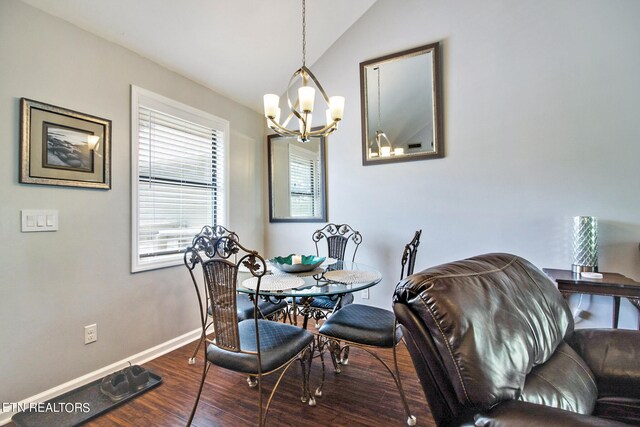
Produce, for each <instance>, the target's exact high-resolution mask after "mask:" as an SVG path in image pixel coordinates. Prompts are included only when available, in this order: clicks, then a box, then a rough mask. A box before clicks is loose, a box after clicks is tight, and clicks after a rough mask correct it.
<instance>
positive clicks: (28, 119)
mask: <svg viewBox="0 0 640 427" xmlns="http://www.w3.org/2000/svg"><path fill="white" fill-rule="evenodd" d="M20 106H21V115H20V120H21V125H20V164H21V166H20V178H19V181H20V182H21V183H23V184H44V185H61V186H67V187H85V188H98V189H104V190H109V189H111V120H108V119H103V118H100V117H95V116H91V115H89V114H84V113H80V112H77V111H73V110H68V109H66V108H62V107H57V106H55V105H50V104H45V103H42V102H38V101H34V100H31V99H27V98H22V99H21V101H20Z"/></svg>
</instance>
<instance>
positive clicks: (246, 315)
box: [207, 294, 287, 322]
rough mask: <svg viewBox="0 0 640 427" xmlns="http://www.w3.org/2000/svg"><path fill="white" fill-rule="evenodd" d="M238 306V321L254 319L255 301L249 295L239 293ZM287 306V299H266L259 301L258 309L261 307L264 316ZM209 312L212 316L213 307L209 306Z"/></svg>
mask: <svg viewBox="0 0 640 427" xmlns="http://www.w3.org/2000/svg"><path fill="white" fill-rule="evenodd" d="M236 308H237V312H238V322H241V321H243V320H247V319H253V302H251V300H250V299H249V295H246V294H239V295H238V296H237V297H236ZM285 308H287V302H286V301H285V300H280V301H278V302H277V303H273V302H271V301H264V300H260V301H258V309H260V313H262V317H267V316H269V315H271V314H273V313H275V312H276V311H278V310H283V309H285ZM207 313H209V316H211V314H212V313H211V307H209V309H208V310H207Z"/></svg>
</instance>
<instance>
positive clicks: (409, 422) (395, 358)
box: [393, 345, 416, 426]
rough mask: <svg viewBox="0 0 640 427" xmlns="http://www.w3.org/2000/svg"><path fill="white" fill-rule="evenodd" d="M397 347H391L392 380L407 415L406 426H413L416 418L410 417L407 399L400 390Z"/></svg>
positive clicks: (401, 389)
mask: <svg viewBox="0 0 640 427" xmlns="http://www.w3.org/2000/svg"><path fill="white" fill-rule="evenodd" d="M396 347H398V346H397V345H394V346H393V365H394V367H395V370H396V375H395V378H394V380H395V381H396V385H397V386H398V391H399V392H400V399H402V405H403V406H404V412H405V414H406V415H407V425H409V426H415V425H416V417H415V416H414V415H411V411H410V410H409V404H408V403H407V398H406V396H405V395H404V389H403V388H402V380H400V369H398V355H397V351H396Z"/></svg>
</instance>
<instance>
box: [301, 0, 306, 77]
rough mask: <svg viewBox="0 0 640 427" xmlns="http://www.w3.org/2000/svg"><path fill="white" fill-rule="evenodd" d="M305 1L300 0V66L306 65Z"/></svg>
mask: <svg viewBox="0 0 640 427" xmlns="http://www.w3.org/2000/svg"><path fill="white" fill-rule="evenodd" d="M306 12H307V11H306V0H302V66H305V65H306V58H307V18H306V15H307V13H306Z"/></svg>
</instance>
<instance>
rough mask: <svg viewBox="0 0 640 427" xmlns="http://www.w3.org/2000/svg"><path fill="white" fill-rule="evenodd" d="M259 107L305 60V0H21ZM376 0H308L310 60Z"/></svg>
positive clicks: (284, 86)
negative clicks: (303, 24)
mask: <svg viewBox="0 0 640 427" xmlns="http://www.w3.org/2000/svg"><path fill="white" fill-rule="evenodd" d="M23 1H24V2H25V3H28V4H30V5H32V6H34V7H36V8H38V9H41V10H43V11H45V12H47V13H49V14H51V15H54V16H57V17H59V18H61V19H63V20H65V21H68V22H70V23H72V24H74V25H76V26H78V27H80V28H82V29H84V30H86V31H88V32H91V33H93V34H96V35H97V36H99V37H102V38H104V39H107V40H109V41H112V42H114V43H117V44H119V45H121V46H124V47H126V48H127V49H130V50H132V51H134V52H136V53H138V54H139V55H141V56H143V57H146V58H148V59H151V60H152V61H154V62H156V63H158V64H160V65H162V66H164V67H166V68H169V69H171V70H173V71H175V72H177V73H179V74H181V75H183V76H186V77H188V78H190V79H192V80H194V81H196V82H198V83H201V84H203V85H204V86H206V87H208V88H211V89H213V90H215V91H216V92H218V93H221V94H223V95H225V96H227V97H229V98H231V99H233V100H235V101H237V102H239V103H240V104H243V105H246V106H248V107H250V108H252V109H254V110H255V111H258V112H262V95H263V94H265V93H277V94H280V93H283V92H284V90H285V89H286V85H287V82H288V80H289V77H290V75H291V73H293V71H295V70H296V69H297V68H299V67H300V65H301V62H302V1H301V0H180V1H175V0H133V1H132V0H64V1H60V0H23ZM375 1H376V0H348V1H345V0H308V1H307V4H306V9H307V17H306V19H307V65H312V64H313V63H314V62H315V61H316V60H317V59H318V58H320V57H321V56H322V54H323V53H324V52H325V51H326V50H327V49H329V47H330V46H331V45H332V44H333V43H334V42H335V41H336V40H337V39H338V38H340V36H341V35H342V34H343V33H344V32H345V31H346V30H347V29H348V28H349V27H350V26H351V25H352V24H353V23H354V22H356V21H357V20H358V19H359V18H360V17H361V16H362V15H363V14H364V13H365V12H366V11H367V10H368V9H369V8H370V7H371V6H372V5H373V3H375Z"/></svg>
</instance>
